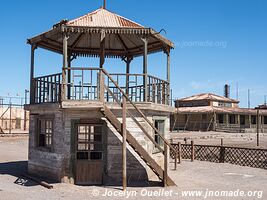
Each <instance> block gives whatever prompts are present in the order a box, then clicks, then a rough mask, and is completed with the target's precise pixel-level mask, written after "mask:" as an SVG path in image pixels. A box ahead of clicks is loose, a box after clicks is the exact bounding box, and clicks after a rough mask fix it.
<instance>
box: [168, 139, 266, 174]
mask: <svg viewBox="0 0 267 200" xmlns="http://www.w3.org/2000/svg"><path fill="white" fill-rule="evenodd" d="M172 146H173V148H174V149H175V151H173V150H171V152H170V155H171V157H173V158H174V157H176V156H177V154H178V157H181V158H182V159H192V157H193V158H194V159H196V160H200V161H209V162H216V163H230V164H235V165H241V166H248V167H255V168H262V169H267V149H256V148H241V147H228V146H214V145H193V148H192V145H190V144H181V147H180V151H179V144H172ZM192 150H193V151H192ZM192 154H194V155H193V156H192Z"/></svg>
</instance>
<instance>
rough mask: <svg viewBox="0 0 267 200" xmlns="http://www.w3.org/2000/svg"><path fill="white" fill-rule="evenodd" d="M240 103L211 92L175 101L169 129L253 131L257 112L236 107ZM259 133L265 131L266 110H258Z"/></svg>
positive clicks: (266, 126)
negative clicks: (175, 110) (174, 111)
mask: <svg viewBox="0 0 267 200" xmlns="http://www.w3.org/2000/svg"><path fill="white" fill-rule="evenodd" d="M238 104H239V101H237V100H234V99H230V98H226V97H223V96H219V95H216V94H211V93H204V94H198V95H194V96H190V97H186V98H182V99H178V100H176V101H175V107H176V108H177V112H176V113H175V114H173V116H172V118H171V129H173V130H188V131H212V130H213V131H224V132H256V126H257V110H256V109H247V108H239V105H238ZM259 122H260V123H259V125H260V130H261V132H267V110H264V109H262V110H260V112H259Z"/></svg>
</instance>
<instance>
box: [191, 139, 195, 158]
mask: <svg viewBox="0 0 267 200" xmlns="http://www.w3.org/2000/svg"><path fill="white" fill-rule="evenodd" d="M194 160H195V144H194V141H193V140H192V141H191V162H194Z"/></svg>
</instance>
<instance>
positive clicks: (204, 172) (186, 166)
mask: <svg viewBox="0 0 267 200" xmlns="http://www.w3.org/2000/svg"><path fill="white" fill-rule="evenodd" d="M187 136H188V134H187ZM176 137H180V136H179V135H178V136H177V135H176ZM27 140H28V138H27V137H14V138H3V137H0V200H2V199H3V200H17V199H20V200H21V199H25V200H28V199H29V200H32V199H34V200H35V199H37V200H39V199H40V200H45V199H49V200H58V199H64V200H65V199H67V200H72V199H73V200H76V199H77V200H85V199H86V200H87V199H94V200H98V199H99V200H100V199H112V200H113V199H115V200H116V199H144V200H150V199H151V200H152V199H153V200H157V199H159V200H160V199H168V200H169V199H182V200H183V199H185V200H195V199H196V200H199V199H209V200H217V199H231V200H232V199H237V200H241V199H242V200H243V199H244V200H252V199H264V200H267V171H266V170H263V169H254V168H249V167H241V166H235V165H230V164H216V163H209V162H199V161H196V162H193V163H192V162H189V161H186V160H184V161H183V162H182V164H180V165H178V170H177V171H173V170H170V172H169V174H170V176H171V177H172V178H173V179H174V180H175V182H176V184H177V187H167V188H162V187H146V188H144V187H130V188H128V190H127V193H123V192H122V191H121V188H120V187H114V186H113V187H95V186H90V187H82V186H75V185H70V184H62V183H54V184H53V186H54V189H51V190H49V189H46V188H44V187H42V186H40V185H37V184H36V183H34V182H32V181H29V180H27V179H18V178H20V175H21V174H22V173H24V172H25V171H26V170H27V147H28V141H27ZM16 180H17V183H16ZM189 192H190V193H189ZM201 192H202V193H201ZM223 192H228V193H227V194H228V197H226V196H225V195H224V196H223V195H222V194H226V193H223ZM231 192H232V193H231ZM241 192H244V194H243V195H246V196H243V197H242V196H240V193H241ZM189 194H190V195H191V197H190V196H189ZM206 194H209V195H208V197H207V198H205V195H206ZM186 195H187V196H186ZM193 195H194V197H193ZM218 195H219V196H218ZM220 195H221V196H220ZM229 195H230V196H229ZM231 195H232V196H231ZM234 195H238V196H234Z"/></svg>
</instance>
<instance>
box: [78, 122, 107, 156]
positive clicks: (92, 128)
mask: <svg viewBox="0 0 267 200" xmlns="http://www.w3.org/2000/svg"><path fill="white" fill-rule="evenodd" d="M77 133H78V134H77V135H78V142H77V159H78V160H101V159H102V151H103V149H102V148H103V147H102V125H88V124H78V125H77Z"/></svg>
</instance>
